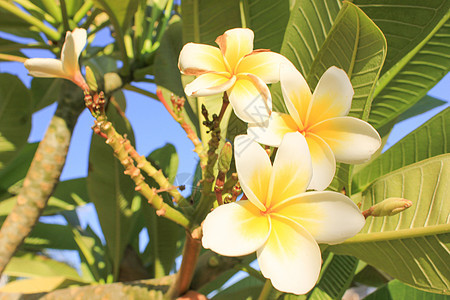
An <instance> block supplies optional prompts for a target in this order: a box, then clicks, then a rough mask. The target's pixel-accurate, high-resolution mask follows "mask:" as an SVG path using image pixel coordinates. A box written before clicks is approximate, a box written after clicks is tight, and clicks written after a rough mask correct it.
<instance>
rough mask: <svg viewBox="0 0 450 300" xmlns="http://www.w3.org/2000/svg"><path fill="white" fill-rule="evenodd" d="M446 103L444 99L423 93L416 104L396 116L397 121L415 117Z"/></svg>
mask: <svg viewBox="0 0 450 300" xmlns="http://www.w3.org/2000/svg"><path fill="white" fill-rule="evenodd" d="M446 103H447V102H446V101H443V100H440V99H437V98H434V97H431V96H429V95H425V96H424V97H423V98H422V99H420V100H419V101H417V102H416V104H414V105H413V106H411V107H410V108H409V109H408V110H406V111H405V112H404V113H402V114H401V115H400V116H399V117H398V119H397V122H401V121H404V120H407V119H409V118H412V117H415V116H417V115H420V114H423V113H425V112H427V111H430V110H432V109H433V108H436V107H439V106H442V105H444V104H446Z"/></svg>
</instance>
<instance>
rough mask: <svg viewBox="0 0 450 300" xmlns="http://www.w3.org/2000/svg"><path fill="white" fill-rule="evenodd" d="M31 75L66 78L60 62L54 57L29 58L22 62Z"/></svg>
mask: <svg viewBox="0 0 450 300" xmlns="http://www.w3.org/2000/svg"><path fill="white" fill-rule="evenodd" d="M24 65H25V68H27V69H28V71H29V72H30V75H31V76H35V77H61V78H66V77H67V75H66V73H64V70H63V67H62V63H61V61H60V60H58V59H54V58H30V59H27V60H26V61H25V63H24Z"/></svg>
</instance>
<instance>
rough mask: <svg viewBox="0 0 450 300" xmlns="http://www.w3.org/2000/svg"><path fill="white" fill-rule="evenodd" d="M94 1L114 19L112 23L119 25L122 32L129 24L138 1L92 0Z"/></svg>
mask: <svg viewBox="0 0 450 300" xmlns="http://www.w3.org/2000/svg"><path fill="white" fill-rule="evenodd" d="M94 3H95V4H96V5H97V6H99V7H100V8H102V9H104V10H105V12H106V13H107V14H108V16H109V17H110V18H111V19H114V22H113V24H117V25H119V26H120V29H121V30H122V32H125V31H126V30H127V29H128V28H129V27H130V26H131V20H132V18H133V16H134V13H135V12H136V10H137V7H138V3H139V1H138V0H121V1H116V0H94ZM116 29H118V28H116Z"/></svg>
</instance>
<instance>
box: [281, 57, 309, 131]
mask: <svg viewBox="0 0 450 300" xmlns="http://www.w3.org/2000/svg"><path fill="white" fill-rule="evenodd" d="M280 83H281V91H282V92H283V98H284V103H286V107H287V109H288V111H289V114H290V115H291V117H292V118H294V120H295V121H296V122H297V125H298V126H299V127H300V128H301V129H303V125H304V124H305V120H306V114H307V112H308V107H309V103H310V101H311V91H310V89H309V87H308V84H307V83H306V80H305V78H303V76H302V74H301V73H300V72H299V71H297V69H296V68H295V67H294V66H293V65H292V64H290V65H287V64H283V65H281V66H280Z"/></svg>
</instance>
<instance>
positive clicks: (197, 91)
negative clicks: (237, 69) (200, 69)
mask: <svg viewBox="0 0 450 300" xmlns="http://www.w3.org/2000/svg"><path fill="white" fill-rule="evenodd" d="M235 82H236V76H233V77H231V78H228V77H226V76H224V75H223V74H216V73H206V74H202V75H200V76H198V77H197V78H196V79H194V81H192V82H191V83H189V84H187V85H186V87H185V88H184V92H185V93H186V95H188V96H195V97H202V96H211V95H215V94H220V93H223V92H225V91H226V90H228V89H229V88H231V87H232V86H233V85H234V84H235Z"/></svg>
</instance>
